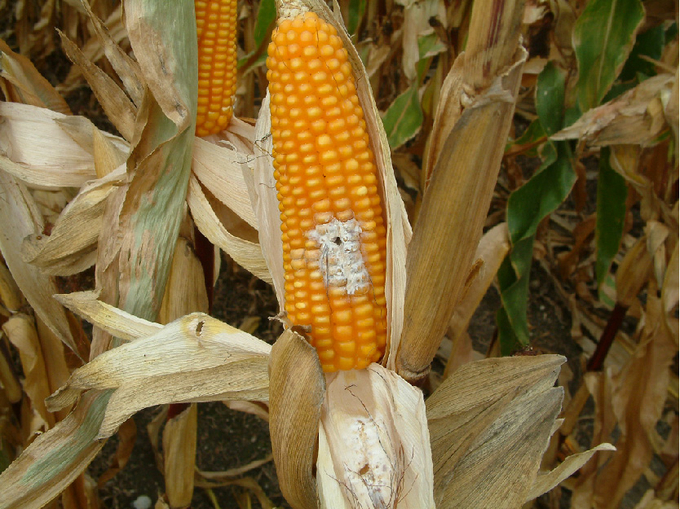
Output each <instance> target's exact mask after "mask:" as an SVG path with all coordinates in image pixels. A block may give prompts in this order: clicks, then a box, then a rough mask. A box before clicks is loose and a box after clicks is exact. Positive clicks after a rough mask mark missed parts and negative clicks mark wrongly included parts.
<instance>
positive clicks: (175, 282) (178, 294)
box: [158, 236, 209, 323]
mask: <svg viewBox="0 0 680 509" xmlns="http://www.w3.org/2000/svg"><path fill="white" fill-rule="evenodd" d="M208 307H209V306H208V293H207V291H206V288H205V278H204V276H203V266H202V265H201V261H200V260H199V259H198V257H197V256H196V253H195V252H194V250H193V246H192V245H191V243H190V242H189V241H188V240H187V239H185V238H184V237H182V236H180V237H179V238H178V239H177V245H176V246H175V254H174V256H173V257H172V265H171V266H170V276H169V277H168V282H167V284H166V285H165V295H164V296H163V302H162V304H161V309H160V311H159V312H158V321H159V322H160V323H169V322H171V321H173V320H176V319H178V318H180V317H181V316H183V315H185V314H188V313H192V312H194V311H201V312H203V313H207V312H208Z"/></svg>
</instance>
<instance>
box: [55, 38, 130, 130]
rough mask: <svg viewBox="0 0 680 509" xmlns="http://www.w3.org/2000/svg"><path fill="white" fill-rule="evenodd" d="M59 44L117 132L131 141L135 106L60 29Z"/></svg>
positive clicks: (111, 79)
mask: <svg viewBox="0 0 680 509" xmlns="http://www.w3.org/2000/svg"><path fill="white" fill-rule="evenodd" d="M58 33H59V35H60V36H61V44H62V48H63V50H64V53H66V56H67V57H68V58H69V59H70V60H71V62H73V63H74V64H75V65H76V66H78V67H79V68H80V70H81V72H82V73H83V76H84V77H85V79H86V80H87V83H88V85H90V88H91V89H92V92H93V93H94V95H95V96H96V97H97V101H98V102H99V104H100V105H101V107H102V109H103V110H104V112H105V113H106V116H107V117H108V119H109V120H110V121H111V123H112V124H113V125H114V126H115V127H116V129H117V130H118V132H119V133H120V134H121V135H122V136H123V138H125V139H126V140H128V141H131V140H132V139H133V136H134V132H135V116H136V113H137V108H136V107H135V105H134V103H133V102H132V101H131V100H130V98H129V97H128V96H127V95H126V94H125V92H124V91H123V90H122V89H121V88H120V87H119V86H118V84H117V83H116V82H115V81H114V80H113V78H111V77H110V76H109V75H108V74H106V73H105V72H104V71H102V70H101V69H100V68H99V67H97V66H96V65H94V63H92V62H91V61H90V60H89V59H88V58H87V57H86V56H85V55H84V54H83V52H82V51H81V50H80V49H79V48H78V46H76V45H75V43H73V41H71V40H70V39H69V38H68V37H66V35H64V34H63V33H62V32H61V31H58Z"/></svg>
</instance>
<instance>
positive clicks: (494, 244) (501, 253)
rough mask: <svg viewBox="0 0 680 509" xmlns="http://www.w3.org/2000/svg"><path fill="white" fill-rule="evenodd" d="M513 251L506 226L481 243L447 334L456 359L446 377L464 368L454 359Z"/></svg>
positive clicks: (498, 227)
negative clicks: (495, 279) (471, 322)
mask: <svg viewBox="0 0 680 509" xmlns="http://www.w3.org/2000/svg"><path fill="white" fill-rule="evenodd" d="M509 250H510V238H509V236H508V225H507V224H506V223H501V224H499V225H496V226H494V227H493V228H492V229H491V230H489V231H488V232H486V233H485V234H484V236H483V237H482V240H480V241H479V245H478V246H477V252H476V253H475V256H474V259H475V262H474V264H473V266H472V273H471V274H470V275H468V281H466V284H465V289H464V291H463V295H462V296H461V298H460V300H459V302H458V304H457V305H456V308H455V310H454V312H453V316H452V317H451V320H450V322H449V328H448V332H447V335H448V336H449V338H450V339H451V341H452V342H453V345H454V346H453V349H452V356H451V357H450V358H449V361H448V363H447V364H446V370H445V372H444V376H448V375H449V374H450V373H451V372H452V371H453V370H454V369H455V368H456V367H458V366H460V364H461V363H460V362H459V360H458V359H456V358H455V357H454V355H455V353H456V352H457V351H458V348H457V345H458V343H459V342H461V341H463V340H464V337H465V335H466V334H467V328H468V324H469V323H470V320H471V319H472V315H473V314H474V312H475V311H476V309H477V307H478V306H479V303H480V302H481V301H482V298H483V297H484V295H485V294H486V291H487V290H488V288H489V286H490V285H491V283H492V282H493V280H494V278H495V277H496V273H497V272H498V268H499V267H500V265H501V263H502V262H503V260H504V259H505V255H506V254H507V253H508V251H509Z"/></svg>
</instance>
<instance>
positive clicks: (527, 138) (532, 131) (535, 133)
mask: <svg viewBox="0 0 680 509" xmlns="http://www.w3.org/2000/svg"><path fill="white" fill-rule="evenodd" d="M545 136H546V134H545V131H544V130H543V126H541V123H540V122H539V121H538V120H534V121H533V122H532V123H531V124H529V127H527V128H526V129H525V130H524V132H523V133H522V135H521V136H520V137H519V138H517V139H515V140H511V141H509V142H508V143H507V145H506V146H505V151H506V152H507V151H508V150H510V149H511V148H512V147H514V146H517V145H529V144H531V143H536V142H538V140H540V139H541V138H543V137H545ZM524 155H526V156H527V157H538V147H534V148H532V149H529V150H527V151H526V152H524Z"/></svg>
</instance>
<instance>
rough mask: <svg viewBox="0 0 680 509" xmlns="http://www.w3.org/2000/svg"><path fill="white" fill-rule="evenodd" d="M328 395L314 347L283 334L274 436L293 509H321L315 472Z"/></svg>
mask: <svg viewBox="0 0 680 509" xmlns="http://www.w3.org/2000/svg"><path fill="white" fill-rule="evenodd" d="M325 391H326V380H325V378H324V375H323V372H322V370H321V364H320V363H319V357H318V356H317V354H316V350H315V349H314V347H312V345H310V344H309V343H308V342H307V341H306V340H305V339H304V338H303V337H302V336H300V335H299V334H298V333H296V332H294V331H293V330H287V331H284V333H283V334H281V336H280V337H279V339H278V340H277V341H276V343H275V344H274V346H273V347H272V352H271V358H270V361H269V432H270V436H271V441H272V452H273V454H274V463H275V465H276V473H277V476H278V480H279V485H280V487H281V493H283V495H284V496H285V497H286V500H287V501H288V503H289V504H290V505H291V506H292V507H293V508H294V509H315V508H316V507H317V503H316V499H317V486H316V480H315V477H314V466H315V462H316V448H317V446H316V444H317V435H318V433H319V419H320V415H321V405H322V404H323V401H324V396H325Z"/></svg>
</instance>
